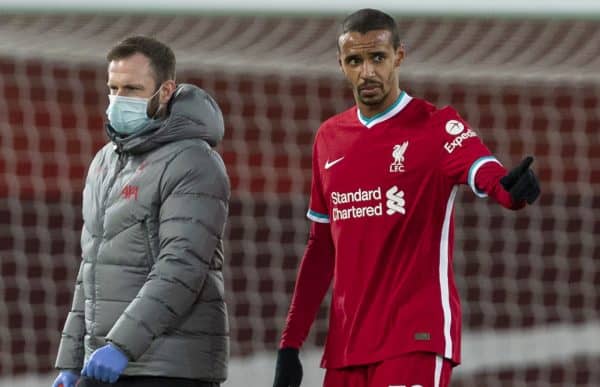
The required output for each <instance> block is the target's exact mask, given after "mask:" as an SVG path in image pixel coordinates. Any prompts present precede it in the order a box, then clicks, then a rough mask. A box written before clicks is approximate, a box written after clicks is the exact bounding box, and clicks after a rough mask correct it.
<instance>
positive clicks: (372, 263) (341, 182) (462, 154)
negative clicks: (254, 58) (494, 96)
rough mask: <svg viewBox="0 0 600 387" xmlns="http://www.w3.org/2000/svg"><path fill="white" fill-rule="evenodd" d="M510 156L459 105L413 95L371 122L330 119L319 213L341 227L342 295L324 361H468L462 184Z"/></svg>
mask: <svg viewBox="0 0 600 387" xmlns="http://www.w3.org/2000/svg"><path fill="white" fill-rule="evenodd" d="M488 162H495V163H498V161H497V160H496V159H495V158H494V157H493V156H492V155H491V154H490V151H489V150H488V149H487V148H486V147H485V146H484V145H483V143H482V142H481V140H480V139H479V137H478V136H477V133H476V132H475V131H473V129H471V128H470V127H469V125H468V124H467V123H466V122H465V121H464V120H463V119H462V118H461V117H460V116H459V115H458V114H457V112H456V111H455V110H453V109H452V108H450V107H446V108H443V109H439V110H438V109H436V108H435V107H434V106H433V105H431V104H429V103H428V102H426V101H423V100H420V99H416V98H411V97H410V96H409V95H407V94H406V93H404V92H402V94H401V95H400V97H399V98H398V100H397V101H396V102H395V103H394V104H393V105H392V106H391V107H390V108H389V109H387V110H386V111H385V112H383V113H381V114H378V115H376V116H374V117H371V118H369V119H367V118H364V117H363V116H362V115H361V114H360V111H359V110H358V109H357V107H356V106H355V107H353V108H351V109H349V110H347V111H345V112H343V113H341V114H338V115H336V116H334V117H332V118H331V119H329V120H327V121H326V122H324V123H323V125H322V126H321V127H320V128H319V131H318V132H317V135H316V138H315V143H314V148H313V181H312V193H311V199H310V209H309V211H308V217H309V218H310V219H311V220H313V221H315V222H321V223H330V228H331V236H332V239H333V243H334V246H335V269H334V276H333V297H332V300H331V310H330V321H329V333H328V336H327V342H326V346H325V352H324V355H323V361H322V366H323V367H326V368H338V367H345V366H350V365H358V364H369V363H374V362H377V361H381V360H384V359H389V358H393V357H395V356H398V355H399V354H402V353H406V352H412V351H430V352H435V353H438V354H440V355H442V356H444V357H446V358H448V359H451V360H452V361H454V362H456V363H458V362H460V328H461V312H460V304H459V298H458V293H457V290H456V286H455V283H454V273H453V269H452V249H453V229H454V224H453V205H454V197H455V194H456V190H457V186H458V185H459V184H469V185H470V186H471V188H472V189H473V191H474V192H475V193H476V194H477V195H478V196H482V197H483V196H486V195H485V193H484V192H479V191H478V190H477V188H476V186H475V182H474V179H475V175H476V174H477V170H478V169H479V168H480V167H481V166H482V165H484V164H485V163H488Z"/></svg>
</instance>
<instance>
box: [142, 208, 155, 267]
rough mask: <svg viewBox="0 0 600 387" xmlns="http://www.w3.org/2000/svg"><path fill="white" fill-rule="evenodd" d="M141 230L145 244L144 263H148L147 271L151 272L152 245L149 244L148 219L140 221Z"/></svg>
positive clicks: (152, 259)
mask: <svg viewBox="0 0 600 387" xmlns="http://www.w3.org/2000/svg"><path fill="white" fill-rule="evenodd" d="M142 230H143V232H144V242H145V243H146V262H147V263H148V270H152V267H153V266H154V253H153V251H152V244H151V243H150V228H149V227H148V219H147V218H144V219H142Z"/></svg>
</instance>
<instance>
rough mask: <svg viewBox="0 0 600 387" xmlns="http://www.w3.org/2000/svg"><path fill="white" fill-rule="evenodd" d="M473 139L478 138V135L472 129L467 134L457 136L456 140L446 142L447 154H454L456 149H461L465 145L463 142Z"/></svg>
mask: <svg viewBox="0 0 600 387" xmlns="http://www.w3.org/2000/svg"><path fill="white" fill-rule="evenodd" d="M471 137H477V133H475V131H473V130H471V129H467V131H466V132H462V133H461V134H460V135H459V136H456V138H454V140H452V141H450V142H446V143H445V144H444V149H446V152H448V153H452V152H454V150H455V149H456V148H460V147H461V146H462V145H463V141H465V140H466V139H469V138H471Z"/></svg>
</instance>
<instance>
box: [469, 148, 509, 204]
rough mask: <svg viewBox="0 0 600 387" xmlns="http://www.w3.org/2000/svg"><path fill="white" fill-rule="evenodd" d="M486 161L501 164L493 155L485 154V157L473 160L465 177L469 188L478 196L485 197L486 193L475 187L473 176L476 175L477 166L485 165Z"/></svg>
mask: <svg viewBox="0 0 600 387" xmlns="http://www.w3.org/2000/svg"><path fill="white" fill-rule="evenodd" d="M487 163H498V164H500V165H502V164H501V163H500V161H498V160H497V159H496V158H495V157H494V156H485V157H480V158H479V159H477V160H475V162H474V163H473V164H471V168H470V169H469V176H468V179H467V183H468V184H469V187H471V190H472V191H473V193H474V194H475V195H477V196H478V197H480V198H485V197H487V196H488V195H487V193H486V192H484V191H480V190H479V189H477V185H475V176H477V171H479V168H481V167H482V166H483V165H485V164H487Z"/></svg>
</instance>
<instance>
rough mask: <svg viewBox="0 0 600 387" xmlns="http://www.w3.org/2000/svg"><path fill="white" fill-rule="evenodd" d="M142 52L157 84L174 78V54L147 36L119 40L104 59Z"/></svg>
mask: <svg viewBox="0 0 600 387" xmlns="http://www.w3.org/2000/svg"><path fill="white" fill-rule="evenodd" d="M137 53H140V54H143V55H145V56H146V57H148V59H150V66H151V68H152V70H153V71H154V80H155V81H156V84H157V85H160V84H161V83H163V82H164V81H167V80H169V79H172V80H175V54H174V53H173V50H172V49H171V48H170V47H169V46H167V45H166V44H164V43H162V42H159V41H158V40H156V39H154V38H150V37H148V36H131V37H128V38H126V39H125V40H123V41H121V42H119V43H118V44H117V45H116V46H114V47H113V48H111V49H110V51H109V52H108V54H106V59H107V60H108V61H109V62H111V61H113V60H119V59H125V58H129V57H130V56H132V55H134V54H137Z"/></svg>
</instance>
